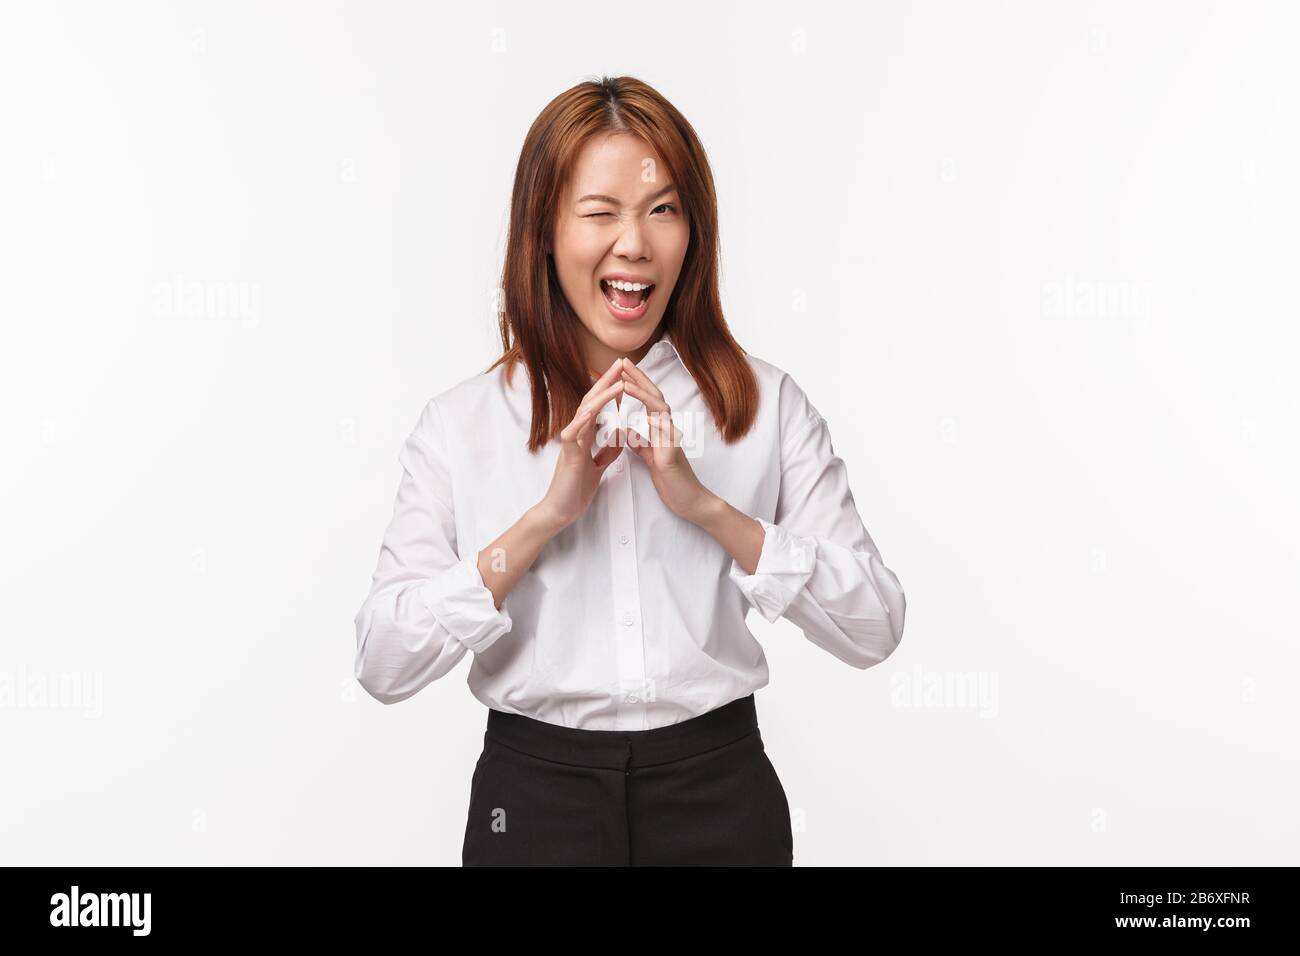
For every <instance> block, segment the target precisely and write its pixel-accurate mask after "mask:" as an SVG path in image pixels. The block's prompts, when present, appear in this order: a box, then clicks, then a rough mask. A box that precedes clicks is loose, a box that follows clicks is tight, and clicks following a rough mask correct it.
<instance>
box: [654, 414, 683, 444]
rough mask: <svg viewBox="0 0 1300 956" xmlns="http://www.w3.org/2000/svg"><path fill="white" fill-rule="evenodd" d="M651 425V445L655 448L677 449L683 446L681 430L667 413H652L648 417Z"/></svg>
mask: <svg viewBox="0 0 1300 956" xmlns="http://www.w3.org/2000/svg"><path fill="white" fill-rule="evenodd" d="M646 421H647V422H648V423H649V425H650V444H651V445H652V446H653V447H655V448H675V447H677V446H678V445H680V444H681V436H682V433H681V430H680V429H679V428H678V427H677V426H676V425H675V424H674V423H673V420H672V418H671V417H670V416H669V414H668V413H667V412H652V413H651V414H649V415H647V416H646Z"/></svg>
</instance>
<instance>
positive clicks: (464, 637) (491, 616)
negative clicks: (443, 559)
mask: <svg viewBox="0 0 1300 956" xmlns="http://www.w3.org/2000/svg"><path fill="white" fill-rule="evenodd" d="M420 598H421V600H423V601H424V604H425V606H426V607H427V608H428V609H429V610H430V611H431V612H432V613H433V616H434V617H435V618H436V619H437V621H438V623H439V624H441V625H442V626H443V627H445V628H446V629H447V632H448V633H449V634H451V636H452V637H454V638H456V640H458V641H460V642H461V643H462V644H464V645H465V647H466V648H468V649H469V650H471V651H473V652H474V653H476V654H477V653H479V652H481V651H485V650H487V649H488V648H489V647H491V646H492V645H493V644H494V643H496V640H497V638H499V637H501V635H503V634H507V633H509V631H510V629H511V628H512V627H513V626H514V621H512V620H511V619H510V612H509V611H508V610H506V606H505V604H504V603H503V604H502V605H501V609H500V610H497V606H496V599H495V598H493V597H492V591H491V590H490V589H489V588H488V586H487V585H486V584H484V583H483V575H482V574H480V573H479V570H478V555H476V554H472V555H470V556H469V557H467V558H464V559H463V560H461V561H459V562H457V563H456V564H454V565H452V566H451V567H450V568H448V569H447V570H446V571H444V572H443V573H442V574H440V575H438V576H437V577H435V578H433V579H432V580H430V581H428V582H426V583H425V585H424V587H423V588H422V589H421V590H420Z"/></svg>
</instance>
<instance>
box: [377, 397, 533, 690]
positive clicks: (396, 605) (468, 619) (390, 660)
mask: <svg viewBox="0 0 1300 956" xmlns="http://www.w3.org/2000/svg"><path fill="white" fill-rule="evenodd" d="M446 454H447V450H446V442H445V433H444V431H443V423H442V419H441V413H440V411H439V409H438V406H437V402H436V399H435V400H431V401H430V402H429V403H428V404H427V405H426V406H425V408H424V409H423V411H422V412H421V414H420V418H419V421H418V422H417V423H416V427H415V429H414V430H413V431H412V432H411V434H410V436H409V437H408V438H407V440H406V442H405V443H404V444H403V446H402V448H401V451H400V452H399V453H398V461H399V462H400V464H401V466H402V478H401V482H400V484H399V485H398V489H397V501H396V503H395V504H394V507H393V515H392V518H391V519H390V521H389V523H388V527H387V529H386V530H385V532H384V536H383V541H382V543H381V545H380V549H379V561H378V566H377V567H376V569H375V573H374V576H373V578H372V580H371V585H370V592H369V594H368V595H367V596H366V599H365V602H364V603H363V604H362V606H361V609H360V610H359V611H358V612H357V614H356V618H355V621H354V623H355V626H356V638H357V646H356V659H355V668H354V672H355V675H356V679H357V681H358V683H360V684H361V686H362V687H364V688H365V690H366V691H367V692H368V693H369V694H370V695H371V696H372V697H374V698H375V699H376V700H379V701H381V702H382V703H385V704H395V703H397V702H398V701H402V700H405V699H406V698H408V697H410V696H411V695H412V694H414V693H416V692H417V691H419V690H420V689H421V688H423V687H424V686H425V685H427V684H429V683H430V682H432V681H434V680H437V679H438V678H439V677H442V676H443V675H444V674H446V673H447V672H448V671H450V670H451V669H452V668H453V667H455V666H456V664H457V662H459V661H460V659H461V658H462V657H464V656H465V654H466V653H467V652H474V653H479V652H481V651H485V650H487V648H489V647H491V646H492V644H493V643H495V642H496V641H497V640H499V639H500V638H501V637H502V635H504V634H507V633H509V631H510V629H511V626H512V621H511V619H510V613H509V610H508V609H507V608H506V607H505V605H504V604H503V605H502V607H501V608H499V609H498V608H497V606H496V602H495V599H494V598H493V596H492V591H491V590H490V589H489V588H488V587H487V585H486V584H485V583H484V582H483V577H482V575H481V574H480V572H479V569H478V555H477V554H468V555H465V557H464V558H461V557H460V556H459V555H458V553H457V550H456V519H455V510H454V502H453V499H452V489H451V481H450V475H449V472H448V469H447V460H446Z"/></svg>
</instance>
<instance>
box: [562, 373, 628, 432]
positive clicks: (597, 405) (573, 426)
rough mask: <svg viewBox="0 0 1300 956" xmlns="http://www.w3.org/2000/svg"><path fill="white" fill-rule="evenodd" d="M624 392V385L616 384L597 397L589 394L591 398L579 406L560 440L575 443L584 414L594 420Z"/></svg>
mask: <svg viewBox="0 0 1300 956" xmlns="http://www.w3.org/2000/svg"><path fill="white" fill-rule="evenodd" d="M622 391H623V383H622V382H615V383H614V384H613V385H610V386H609V387H608V388H606V389H605V390H604V391H601V392H598V393H596V394H595V395H591V394H590V393H588V396H589V397H584V398H583V400H582V402H581V403H580V404H579V405H578V410H577V412H575V413H574V416H573V420H572V421H570V422H569V424H567V425H565V426H564V430H563V431H561V432H560V440H561V441H566V442H571V441H573V439H574V438H575V437H576V436H577V433H578V431H579V428H580V427H581V426H580V424H579V419H580V418H582V416H583V413H584V412H590V413H591V417H592V418H593V419H594V418H595V417H596V415H597V413H598V412H599V411H600V410H601V409H602V408H604V407H605V405H606V404H607V403H608V402H609V400H610V399H612V398H613V397H614V396H615V395H618V394H619V393H620V392H622Z"/></svg>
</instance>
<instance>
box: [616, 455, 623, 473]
mask: <svg viewBox="0 0 1300 956" xmlns="http://www.w3.org/2000/svg"><path fill="white" fill-rule="evenodd" d="M614 473H615V474H616V475H621V474H623V460H622V459H619V460H618V461H616V462H614Z"/></svg>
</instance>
